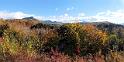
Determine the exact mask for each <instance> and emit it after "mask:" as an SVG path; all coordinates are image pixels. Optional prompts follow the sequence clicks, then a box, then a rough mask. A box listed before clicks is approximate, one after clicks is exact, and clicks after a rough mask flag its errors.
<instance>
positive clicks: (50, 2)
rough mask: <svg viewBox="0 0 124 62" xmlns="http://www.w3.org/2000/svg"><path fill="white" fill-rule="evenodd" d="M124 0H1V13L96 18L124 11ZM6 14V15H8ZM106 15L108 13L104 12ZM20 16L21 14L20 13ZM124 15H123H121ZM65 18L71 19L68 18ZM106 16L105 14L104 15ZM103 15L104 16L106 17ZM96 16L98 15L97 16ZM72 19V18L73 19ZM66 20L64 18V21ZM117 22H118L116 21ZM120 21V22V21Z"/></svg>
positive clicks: (40, 16) (43, 17)
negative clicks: (99, 15) (100, 14)
mask: <svg viewBox="0 0 124 62" xmlns="http://www.w3.org/2000/svg"><path fill="white" fill-rule="evenodd" d="M123 9H124V0H1V1H0V15H1V18H2V17H3V13H5V14H6V15H13V14H14V13H16V14H17V13H19V14H21V16H22V15H28V16H30V15H32V16H36V17H37V18H40V19H47V18H46V17H49V18H48V19H53V20H55V18H57V17H60V16H63V17H64V16H66V17H67V16H68V17H75V18H76V17H78V16H79V15H81V16H83V17H84V18H83V19H84V20H87V19H88V20H89V19H94V16H97V15H98V14H99V13H108V12H110V13H117V12H119V13H120V12H121V13H123ZM6 15H4V17H5V16H6ZM104 15H106V14H104ZM18 16H19V15H18ZM121 16H123V15H121ZM4 17H3V18H4ZM66 17H64V18H65V19H67V20H69V19H68V18H66ZM104 17H105V16H104ZM104 17H102V18H104ZM95 18H96V17H95ZM71 20H72V19H71ZM62 22H64V20H63V21H62ZM116 23H117V22H116ZM119 23H120V22H119Z"/></svg>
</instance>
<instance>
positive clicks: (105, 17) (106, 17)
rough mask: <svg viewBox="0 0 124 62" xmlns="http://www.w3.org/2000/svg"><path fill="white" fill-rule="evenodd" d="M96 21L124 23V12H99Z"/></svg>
mask: <svg viewBox="0 0 124 62" xmlns="http://www.w3.org/2000/svg"><path fill="white" fill-rule="evenodd" d="M93 17H94V18H96V19H97V20H96V21H109V22H113V23H124V10H117V11H110V10H108V11H106V12H99V13H97V15H96V16H93Z"/></svg>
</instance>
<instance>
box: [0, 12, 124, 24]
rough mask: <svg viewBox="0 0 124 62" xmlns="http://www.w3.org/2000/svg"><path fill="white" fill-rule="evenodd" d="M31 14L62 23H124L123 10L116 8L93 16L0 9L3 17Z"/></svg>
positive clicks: (17, 17) (18, 16)
mask: <svg viewBox="0 0 124 62" xmlns="http://www.w3.org/2000/svg"><path fill="white" fill-rule="evenodd" d="M29 16H33V17H35V18H37V19H39V20H52V21H58V22H63V23H68V22H69V23H72V22H81V21H85V22H102V21H109V22H112V23H124V10H116V11H110V10H108V11H104V12H98V13H97V14H96V15H94V16H86V15H85V13H79V14H77V16H71V15H69V14H67V13H66V14H63V15H60V16H48V17H45V16H36V15H32V14H26V13H24V12H21V11H17V12H8V11H0V18H5V19H11V18H14V19H22V18H24V17H29Z"/></svg>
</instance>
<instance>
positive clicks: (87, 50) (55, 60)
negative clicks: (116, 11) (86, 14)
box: [0, 18, 124, 62]
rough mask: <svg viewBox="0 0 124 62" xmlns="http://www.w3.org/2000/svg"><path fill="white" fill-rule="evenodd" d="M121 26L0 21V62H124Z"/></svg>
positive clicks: (123, 28) (123, 38)
mask: <svg viewBox="0 0 124 62" xmlns="http://www.w3.org/2000/svg"><path fill="white" fill-rule="evenodd" d="M123 58H124V26H123V25H119V24H113V23H109V22H106V23H104V22H94V23H68V24H66V23H65V24H60V25H59V23H57V24H54V23H52V24H48V23H44V22H42V21H39V20H37V19H33V18H23V19H6V20H4V19H0V62H88V61H91V62H114V61H115V62H124V59H123Z"/></svg>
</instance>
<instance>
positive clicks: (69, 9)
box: [66, 7, 75, 11]
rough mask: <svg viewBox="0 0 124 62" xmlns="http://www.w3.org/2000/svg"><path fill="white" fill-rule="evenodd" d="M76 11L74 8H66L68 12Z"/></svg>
mask: <svg viewBox="0 0 124 62" xmlns="http://www.w3.org/2000/svg"><path fill="white" fill-rule="evenodd" d="M74 9H75V8H74V7H71V8H66V10H67V11H71V10H74Z"/></svg>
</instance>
